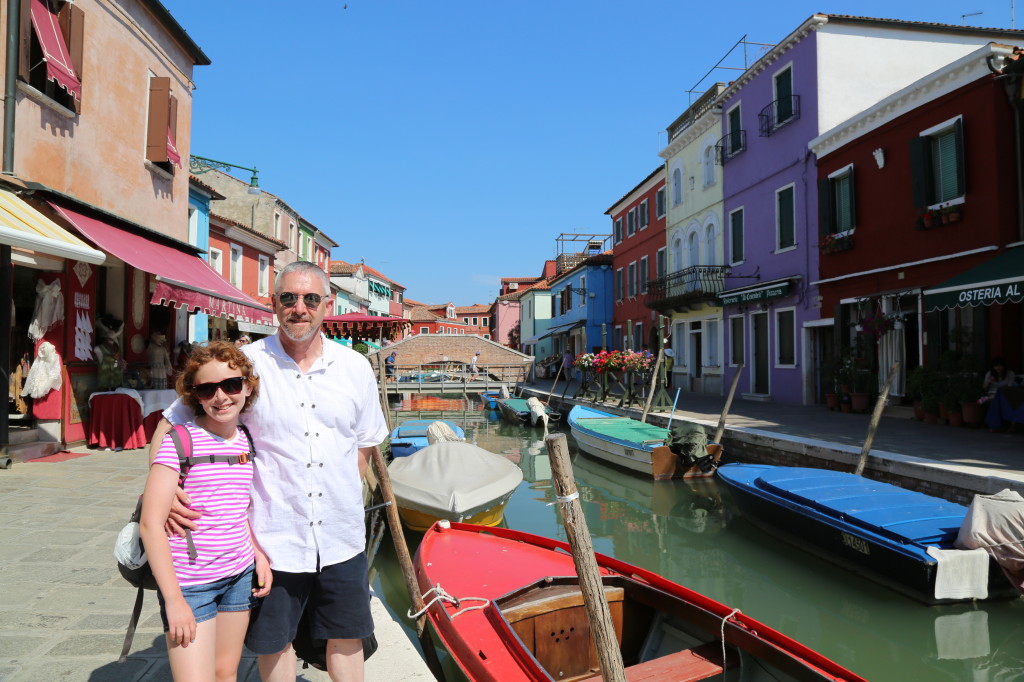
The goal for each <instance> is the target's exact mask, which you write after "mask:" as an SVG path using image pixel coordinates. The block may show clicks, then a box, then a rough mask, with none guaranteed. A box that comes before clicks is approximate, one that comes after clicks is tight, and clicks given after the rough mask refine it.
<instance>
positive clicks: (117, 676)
mask: <svg viewBox="0 0 1024 682" xmlns="http://www.w3.org/2000/svg"><path fill="white" fill-rule="evenodd" d="M153 663H154V661H150V660H146V659H143V658H140V659H137V660H132V659H128V660H127V661H125V662H124V663H118V662H117V661H116V660H115V661H110V662H108V661H105V660H104V659H101V658H91V659H87V660H83V659H81V658H66V659H52V658H51V659H47V660H46V661H44V662H42V663H39V664H35V665H32V666H26V667H25V668H24V669H23V670H22V671H21V672H19V673H18V674H17V675H16V676H15V677H12V678H11V680H12V682H40V681H41V680H46V681H47V682H50V681H54V682H57V681H59V682H128V681H129V680H138V679H146V680H149V679H150V678H149V677H148V676H146V677H144V676H145V675H148V669H149V668H152V667H153ZM154 679H156V678H154ZM166 679H167V680H168V682H170V679H171V678H170V677H167V678H166Z"/></svg>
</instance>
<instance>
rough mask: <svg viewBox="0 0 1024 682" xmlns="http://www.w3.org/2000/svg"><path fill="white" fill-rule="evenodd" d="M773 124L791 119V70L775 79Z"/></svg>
mask: <svg viewBox="0 0 1024 682" xmlns="http://www.w3.org/2000/svg"><path fill="white" fill-rule="evenodd" d="M775 99H776V101H777V102H778V104H776V105H775V123H776V125H777V124H779V123H782V122H784V121H788V120H789V119H790V118H792V117H793V69H786V70H785V71H783V72H782V73H780V74H779V75H778V76H776V77H775Z"/></svg>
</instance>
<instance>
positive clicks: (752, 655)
mask: <svg viewBox="0 0 1024 682" xmlns="http://www.w3.org/2000/svg"><path fill="white" fill-rule="evenodd" d="M597 562H598V565H599V566H600V569H601V576H602V581H603V584H604V591H605V597H606V599H607V600H608V605H609V608H610V610H611V614H612V621H613V623H614V625H615V635H616V639H617V640H618V642H619V646H620V649H621V651H622V658H623V661H624V663H625V665H626V666H627V667H626V677H627V678H628V679H629V680H631V681H640V680H644V681H648V682H655V681H662V680H664V681H669V680H671V681H672V682H689V681H695V680H743V681H744V682H769V681H771V682H780V681H798V680H799V681H803V680H863V678H861V677H860V676H858V675H856V674H854V673H852V672H850V671H849V670H846V669H845V668H843V667H842V666H840V665H839V664H837V663H834V662H833V661H831V660H829V659H827V658H825V657H824V656H822V655H821V654H819V653H817V652H815V651H812V650H811V649H808V648H807V647H805V646H804V645H802V644H800V643H799V642H796V641H794V640H792V639H790V638H789V637H787V636H785V635H783V634H782V633H780V632H777V631H776V630H773V629H772V628H770V627H768V626H767V625H764V624H763V623H760V622H758V621H756V620H754V619H753V618H750V617H749V616H746V615H744V614H742V613H740V612H739V610H738V609H731V608H729V607H728V606H725V605H724V604H721V603H719V602H717V601H715V600H713V599H710V598H708V597H705V596H704V595H702V594H698V593H697V592H694V591H692V590H689V589H687V588H685V587H683V586H682V585H678V584H676V583H673V582H671V581H669V580H666V579H665V578H662V577H661V576H659V575H657V574H654V573H651V572H649V571H645V570H644V569H642V568H637V567H635V566H631V565H629V564H626V563H624V562H622V561H618V560H616V559H613V558H611V557H608V556H604V555H602V554H598V555H597ZM416 576H417V580H418V581H419V586H420V589H421V590H422V592H423V594H424V595H425V596H424V599H423V600H424V602H425V603H426V604H427V618H428V622H429V623H430V626H431V629H432V630H433V632H434V635H435V636H436V637H437V639H435V642H436V643H438V644H439V645H441V646H442V647H443V648H444V649H446V650H447V651H448V653H449V654H450V655H451V657H452V659H453V661H454V663H455V664H456V665H457V666H458V668H459V670H460V671H461V672H462V674H463V675H464V676H465V679H467V680H472V681H474V682H476V681H481V682H482V681H484V680H494V681H495V682H516V681H518V680H531V681H541V680H544V681H547V680H559V681H570V682H571V681H574V680H576V681H579V680H588V681H591V682H596V681H597V680H600V679H601V678H600V672H601V671H600V663H599V659H598V656H597V653H596V651H595V649H594V646H593V644H591V636H590V626H589V622H588V620H587V614H586V608H585V606H584V604H583V595H582V592H581V591H580V586H579V580H578V578H577V576H576V569H575V567H574V565H573V561H572V556H571V555H570V553H569V545H568V544H567V543H564V542H560V541H558V540H552V539H549V538H544V537H540V536H536V535H531V534H529V533H523V532H520V531H515V530H509V529H503V528H487V527H483V526H473V525H468V524H461V523H450V524H448V525H446V522H439V523H436V524H434V525H433V526H432V527H431V528H430V530H428V531H427V532H426V534H425V535H424V536H423V541H422V542H421V543H420V547H419V550H418V551H417V553H416ZM723 633H724V640H725V641H724V645H723V642H722V640H723Z"/></svg>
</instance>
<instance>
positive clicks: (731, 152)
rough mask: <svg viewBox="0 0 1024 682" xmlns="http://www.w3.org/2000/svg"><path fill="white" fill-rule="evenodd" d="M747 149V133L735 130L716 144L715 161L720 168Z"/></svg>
mask: <svg viewBox="0 0 1024 682" xmlns="http://www.w3.org/2000/svg"><path fill="white" fill-rule="evenodd" d="M746 148H747V131H746V130H734V131H732V132H731V133H728V134H726V135H724V136H723V137H722V139H720V140H719V141H718V142H717V143H716V144H715V160H716V161H717V162H718V165H719V166H724V165H725V162H726V161H728V160H729V159H731V158H732V157H734V156H736V155H737V154H739V153H740V152H741V151H743V150H744V149H746Z"/></svg>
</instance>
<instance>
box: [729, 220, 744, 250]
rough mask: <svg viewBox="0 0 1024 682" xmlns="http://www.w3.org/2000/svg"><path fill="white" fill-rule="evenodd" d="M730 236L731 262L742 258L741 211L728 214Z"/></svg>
mask: <svg viewBox="0 0 1024 682" xmlns="http://www.w3.org/2000/svg"><path fill="white" fill-rule="evenodd" d="M730 221H731V228H732V229H731V237H732V262H733V263H739V262H740V261H741V260H743V211H736V212H735V213H733V214H732V215H731V216H730Z"/></svg>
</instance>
